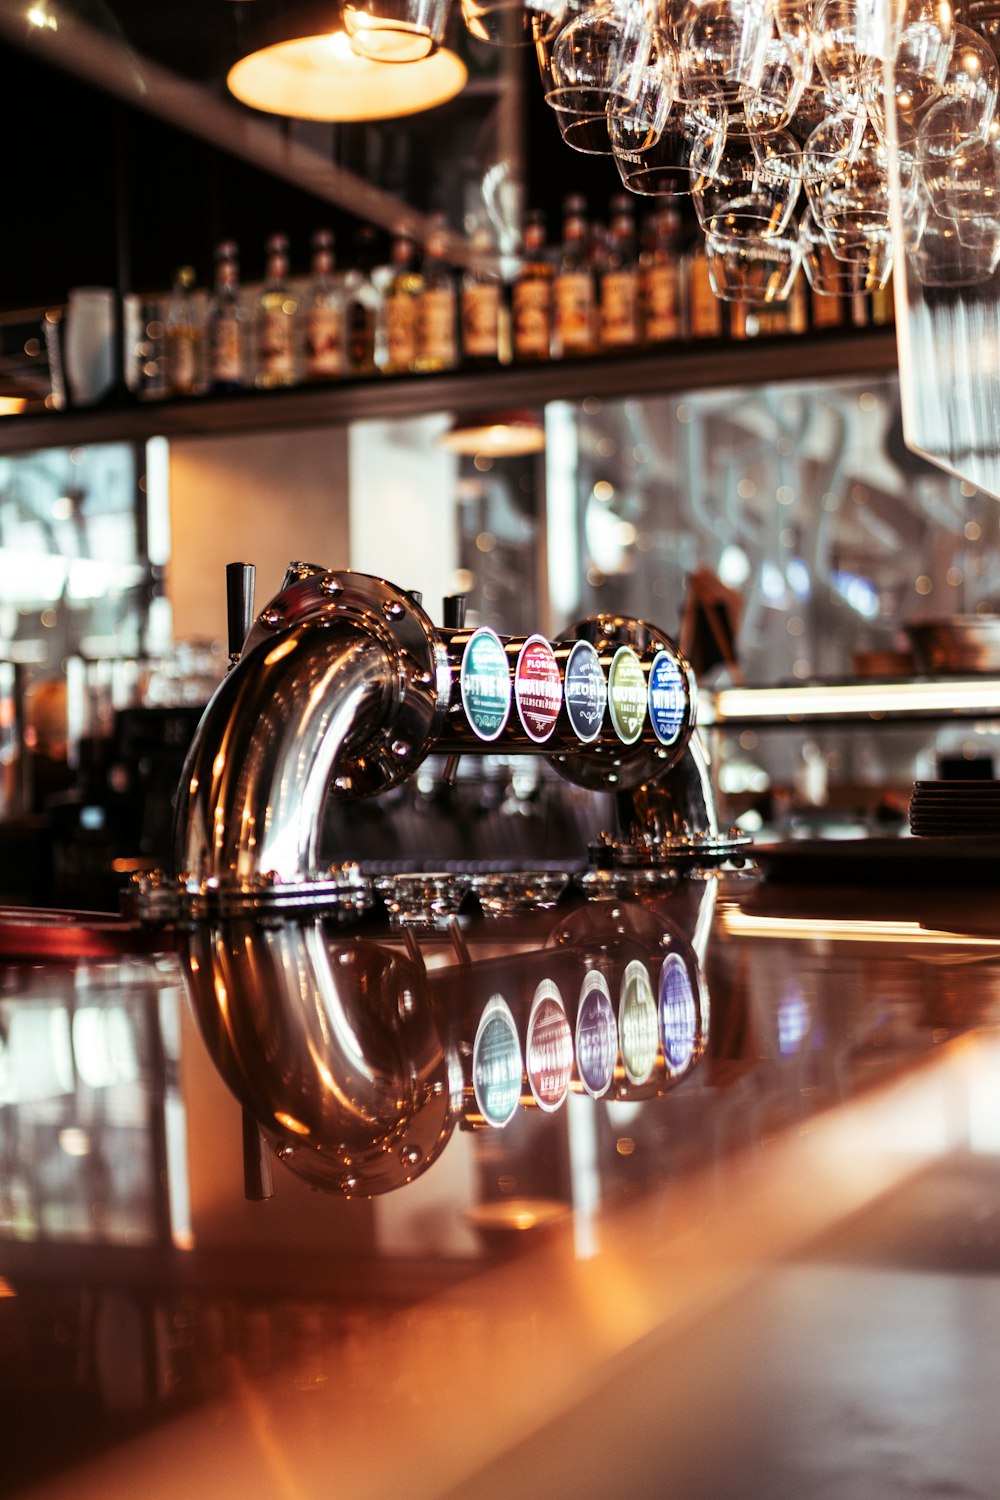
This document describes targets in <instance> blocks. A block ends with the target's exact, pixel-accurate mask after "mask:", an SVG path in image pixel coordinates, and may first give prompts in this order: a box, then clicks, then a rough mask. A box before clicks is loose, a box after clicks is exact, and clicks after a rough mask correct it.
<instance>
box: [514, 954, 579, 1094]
mask: <svg viewBox="0 0 1000 1500" xmlns="http://www.w3.org/2000/svg"><path fill="white" fill-rule="evenodd" d="M525 1051H526V1058H525V1065H526V1067H527V1071H528V1083H529V1084H530V1086H531V1092H532V1095H533V1096H534V1100H535V1103H536V1104H537V1105H538V1106H539V1108H540V1109H544V1110H545V1111H546V1113H548V1114H551V1113H552V1111H553V1110H556V1109H558V1108H559V1106H560V1104H562V1102H563V1100H564V1099H565V1098H566V1095H567V1094H568V1093H569V1081H570V1077H571V1076H572V1073H573V1033H572V1032H571V1031H570V1029H569V1021H568V1020H567V1019H566V1012H565V1010H564V1008H563V1003H562V996H561V995H560V993H559V990H558V987H557V986H556V984H555V983H554V982H553V981H552V980H551V979H543V980H542V981H541V983H540V984H539V986H538V988H537V990H536V991H535V998H534V1000H533V1001H532V1002H531V1014H530V1016H529V1017H528V1041H527V1046H526V1049H525Z"/></svg>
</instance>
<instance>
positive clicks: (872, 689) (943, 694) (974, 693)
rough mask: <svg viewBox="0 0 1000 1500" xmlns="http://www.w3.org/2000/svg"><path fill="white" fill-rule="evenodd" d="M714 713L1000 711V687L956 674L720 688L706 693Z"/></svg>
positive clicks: (719, 718)
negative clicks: (935, 678) (937, 678)
mask: <svg viewBox="0 0 1000 1500" xmlns="http://www.w3.org/2000/svg"><path fill="white" fill-rule="evenodd" d="M704 701H705V703H706V707H707V708H708V709H709V710H710V713H711V715H712V717H709V715H706V722H713V721H714V722H716V723H722V722H724V721H725V720H727V719H743V718H758V719H759V718H775V719H787V718H793V717H795V716H797V715H805V714H811V715H820V716H822V715H829V716H831V717H836V716H839V715H854V714H857V715H860V716H863V715H866V714H875V715H878V716H881V715H882V714H886V713H888V714H891V713H900V714H905V713H941V712H945V713H947V712H949V711H950V712H960V711H963V710H964V711H968V710H970V709H971V710H981V711H982V712H984V713H988V714H993V715H1000V692H998V690H997V686H996V683H995V682H990V681H984V680H982V679H978V680H977V679H969V678H956V679H954V680H952V681H950V682H899V683H895V682H872V683H849V684H843V685H840V684H831V685H828V686H818V685H817V686H803V687H782V688H769V687H761V688H753V687H747V688H722V689H720V690H719V692H717V693H715V694H714V695H713V694H710V693H708V694H705V698H704Z"/></svg>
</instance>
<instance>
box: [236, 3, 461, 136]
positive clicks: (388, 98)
mask: <svg viewBox="0 0 1000 1500" xmlns="http://www.w3.org/2000/svg"><path fill="white" fill-rule="evenodd" d="M241 11H243V12H244V14H249V16H250V19H249V21H247V22H246V23H245V24H244V25H243V26H242V32H243V34H242V36H241V38H240V46H239V56H238V58H237V60H236V61H235V62H234V63H233V65H232V66H231V67H230V68H229V71H228V73H227V75H226V83H227V86H228V88H229V91H230V93H232V94H233V96H234V97H235V98H236V99H238V100H239V101H240V103H242V104H246V105H248V106H249V107H250V108H252V109H257V110H261V111H263V112H264V113H267V114H273V115H282V116H285V117H287V118H290V119H296V120H322V121H330V122H345V123H346V122H349V121H363V120H389V119H396V118H400V117H402V116H405V115H412V114H418V113H419V112H421V111H422V110H426V109H433V108H435V107H436V106H437V105H440V104H445V103H446V102H447V101H448V100H449V99H453V98H454V97H455V96H456V95H457V94H459V93H460V92H461V90H462V89H463V88H464V86H465V83H466V80H467V78H468V69H467V68H466V66H465V63H464V62H463V61H462V59H461V58H460V57H459V56H458V54H457V53H456V52H453V51H451V50H450V49H449V48H447V47H438V48H437V49H436V50H434V51H433V52H431V54H430V55H429V56H427V57H423V58H421V59H420V60H419V61H416V62H407V63H392V62H378V61H374V60H373V59H371V58H368V57H362V56H360V55H359V54H358V53H357V52H356V51H355V50H354V49H353V48H352V46H351V42H350V40H349V38H348V37H347V35H346V33H345V32H344V31H343V30H342V29H341V27H340V24H339V17H338V13H337V10H336V7H334V6H331V5H330V4H329V3H324V4H322V5H319V4H298V3H295V4H293V3H291V0H284V3H282V0H257V3H255V4H254V5H253V6H252V7H241Z"/></svg>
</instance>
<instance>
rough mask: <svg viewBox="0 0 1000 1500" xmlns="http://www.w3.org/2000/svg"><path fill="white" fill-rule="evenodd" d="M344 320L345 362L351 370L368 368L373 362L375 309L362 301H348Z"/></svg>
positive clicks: (371, 366) (372, 365)
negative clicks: (345, 338) (345, 337)
mask: <svg viewBox="0 0 1000 1500" xmlns="http://www.w3.org/2000/svg"><path fill="white" fill-rule="evenodd" d="M344 321H345V323H346V325H347V362H348V364H349V365H350V367H351V369H352V370H370V369H372V368H373V367H374V364H375V309H374V307H366V306H365V304H364V303H363V302H357V301H354V302H349V303H348V304H347V308H346V311H345V317H344Z"/></svg>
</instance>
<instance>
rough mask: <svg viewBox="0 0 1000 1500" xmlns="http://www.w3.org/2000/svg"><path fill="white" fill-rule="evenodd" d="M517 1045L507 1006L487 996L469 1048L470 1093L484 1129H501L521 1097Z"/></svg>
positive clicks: (512, 1021) (514, 1027)
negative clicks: (473, 1097)
mask: <svg viewBox="0 0 1000 1500" xmlns="http://www.w3.org/2000/svg"><path fill="white" fill-rule="evenodd" d="M522 1071H523V1070H522V1064H521V1044H520V1042H519V1041H518V1038H517V1027H516V1025H515V1024H514V1017H513V1016H512V1015H511V1013H510V1006H509V1005H508V1004H507V1002H506V1000H505V999H504V998H503V996H502V995H491V997H490V999H489V1000H488V1001H487V1003H486V1009H485V1010H484V1011H483V1013H482V1015H481V1016H480V1018H479V1025H478V1027H477V1028H476V1040H475V1042H474V1044H473V1048H472V1090H473V1093H474V1094H475V1098H476V1104H477V1105H478V1107H479V1113H480V1114H481V1115H482V1117H483V1119H484V1120H485V1121H486V1123H487V1125H492V1126H493V1127H494V1128H495V1129H502V1128H503V1126H504V1125H506V1124H507V1122H508V1120H510V1119H511V1118H512V1116H513V1114H514V1111H515V1110H516V1109H517V1105H518V1100H519V1099H520V1097H521V1076H522Z"/></svg>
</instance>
